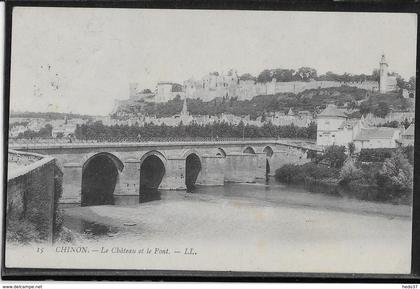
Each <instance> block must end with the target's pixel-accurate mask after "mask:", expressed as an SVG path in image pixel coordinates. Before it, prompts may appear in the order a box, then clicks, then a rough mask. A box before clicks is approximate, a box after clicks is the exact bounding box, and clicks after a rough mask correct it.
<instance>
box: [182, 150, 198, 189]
mask: <svg viewBox="0 0 420 289" xmlns="http://www.w3.org/2000/svg"><path fill="white" fill-rule="evenodd" d="M183 158H185V186H186V187H187V190H192V189H193V188H194V187H195V183H196V181H197V178H198V175H199V174H200V172H201V167H202V163H201V155H200V154H199V153H198V151H196V150H194V149H188V150H186V151H184V153H183Z"/></svg>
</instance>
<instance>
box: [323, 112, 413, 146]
mask: <svg viewBox="0 0 420 289" xmlns="http://www.w3.org/2000/svg"><path fill="white" fill-rule="evenodd" d="M413 130H414V129H413ZM400 133H401V131H400V129H398V128H390V127H367V126H366V122H365V120H364V118H363V116H362V117H361V118H360V119H355V118H349V117H348V114H347V112H346V110H343V109H339V108H337V106H335V105H333V104H330V105H328V106H327V107H326V108H325V109H324V110H323V111H322V112H321V113H320V114H319V115H318V117H317V142H316V143H317V145H320V146H330V145H342V146H347V145H348V144H349V143H351V142H353V143H354V144H355V148H356V151H360V150H361V149H363V148H395V147H397V146H398V140H399V139H400Z"/></svg>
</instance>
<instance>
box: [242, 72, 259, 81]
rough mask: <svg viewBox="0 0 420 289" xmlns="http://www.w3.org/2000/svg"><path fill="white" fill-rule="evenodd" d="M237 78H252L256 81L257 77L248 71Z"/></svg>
mask: <svg viewBox="0 0 420 289" xmlns="http://www.w3.org/2000/svg"><path fill="white" fill-rule="evenodd" d="M239 80H244V81H245V80H253V81H256V80H257V78H256V77H255V76H253V75H251V74H250V73H244V74H242V75H241V76H239Z"/></svg>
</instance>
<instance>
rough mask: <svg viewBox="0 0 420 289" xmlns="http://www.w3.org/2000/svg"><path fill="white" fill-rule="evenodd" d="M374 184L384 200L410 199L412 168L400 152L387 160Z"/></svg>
mask: <svg viewBox="0 0 420 289" xmlns="http://www.w3.org/2000/svg"><path fill="white" fill-rule="evenodd" d="M376 183H377V185H378V187H379V189H380V191H381V193H382V194H383V197H384V198H385V199H392V200H399V199H407V198H410V196H411V193H412V186H413V167H412V166H411V165H410V163H409V162H408V159H407V158H405V156H404V154H403V153H402V152H401V151H396V152H395V153H394V154H392V157H391V158H389V159H387V160H386V161H385V162H384V163H383V165H382V169H381V170H380V171H379V173H378V174H377V178H376Z"/></svg>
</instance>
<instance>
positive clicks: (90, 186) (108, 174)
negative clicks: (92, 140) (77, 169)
mask: <svg viewBox="0 0 420 289" xmlns="http://www.w3.org/2000/svg"><path fill="white" fill-rule="evenodd" d="M123 169H124V164H123V163H122V161H121V160H120V159H119V158H118V157H116V156H115V155H113V154H111V153H107V152H100V153H96V154H90V155H89V156H88V157H87V160H86V161H85V162H84V163H83V166H82V196H81V206H98V205H111V204H113V203H114V190H115V185H116V184H117V180H118V175H119V172H121V171H122V170H123Z"/></svg>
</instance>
